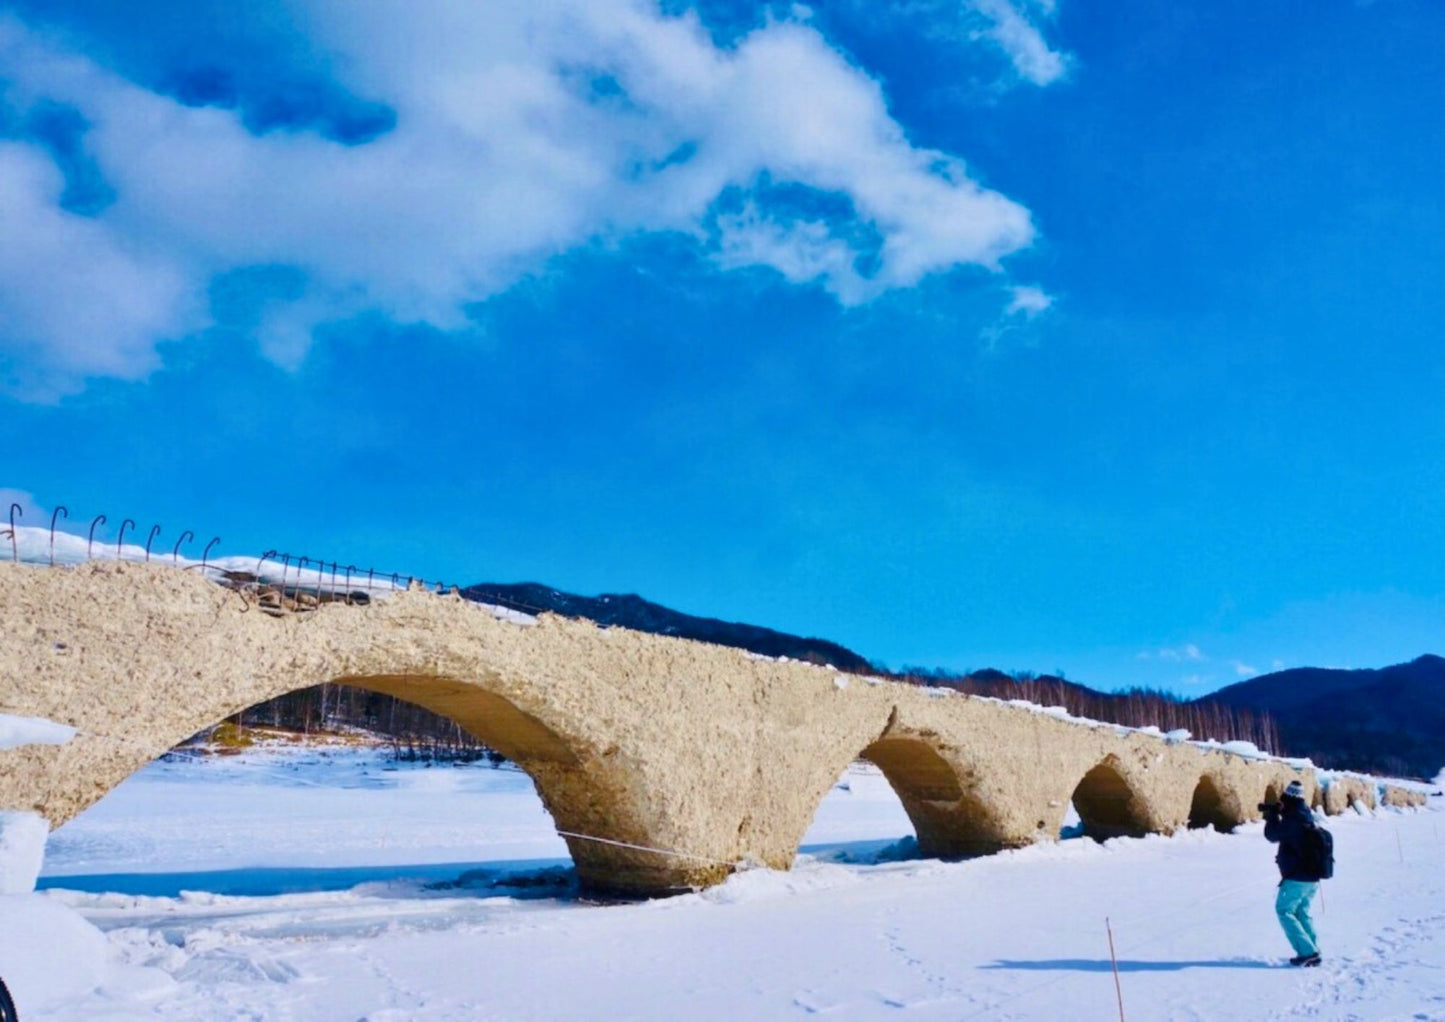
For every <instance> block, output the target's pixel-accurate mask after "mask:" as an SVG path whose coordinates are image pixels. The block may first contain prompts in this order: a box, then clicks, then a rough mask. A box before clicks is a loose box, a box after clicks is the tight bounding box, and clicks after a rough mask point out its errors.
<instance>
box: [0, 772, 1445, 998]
mask: <svg viewBox="0 0 1445 1022" xmlns="http://www.w3.org/2000/svg"><path fill="white" fill-rule="evenodd" d="M1434 801H1436V802H1438V800H1434ZM1440 822H1441V817H1440V814H1439V813H1438V812H1435V811H1426V812H1412V813H1394V812H1381V813H1380V814H1379V815H1378V817H1376V818H1373V819H1372V818H1368V817H1363V816H1348V817H1342V818H1338V819H1335V820H1333V821H1332V822H1331V828H1332V829H1333V830H1334V831H1335V834H1336V845H1337V857H1338V860H1339V873H1338V877H1337V879H1335V880H1333V881H1331V882H1329V883H1328V884H1327V885H1326V887H1325V892H1324V897H1323V899H1322V904H1321V905H1320V911H1319V922H1320V929H1321V932H1322V937H1323V942H1324V948H1325V954H1326V961H1325V965H1324V967H1323V968H1320V969H1317V970H1306V971H1298V970H1293V969H1290V968H1288V967H1287V966H1284V965H1283V964H1282V963H1283V959H1284V957H1285V956H1286V955H1287V954H1288V949H1287V947H1286V945H1285V943H1284V939H1283V937H1282V936H1281V935H1280V933H1279V932H1278V929H1277V927H1276V924H1275V921H1274V917H1273V911H1272V899H1273V889H1274V884H1275V872H1274V867H1273V863H1272V861H1271V848H1270V847H1269V846H1268V845H1267V844H1266V842H1265V841H1264V839H1263V837H1262V836H1261V833H1260V828H1259V826H1258V825H1251V826H1247V827H1245V828H1243V829H1242V830H1241V832H1240V833H1238V834H1234V835H1227V836H1226V835H1219V834H1214V833H1212V832H1211V833H1191V834H1187V835H1182V836H1179V837H1176V838H1162V837H1150V838H1145V839H1142V840H1118V841H1111V842H1109V843H1107V844H1104V845H1096V844H1094V843H1093V842H1091V841H1088V840H1085V839H1080V840H1070V841H1065V842H1063V843H1061V844H1059V845H1056V846H1044V847H1036V848H1031V849H1028V850H1025V851H1020V852H1013V853H1007V854H1003V855H998V856H993V857H990V858H985V859H979V860H975V861H972V862H964V863H941V862H937V861H927V860H910V859H907V858H901V859H900V858H899V856H900V855H906V853H907V851H908V848H909V842H908V841H906V840H900V839H906V838H907V836H908V835H909V834H910V827H909V824H908V821H907V819H906V817H905V816H904V815H903V813H902V811H901V809H900V807H899V806H898V803H897V800H896V799H895V798H894V796H893V795H892V792H891V791H890V790H889V788H888V786H887V784H886V782H885V781H884V780H883V779H882V777H881V776H880V775H879V774H878V773H877V772H876V771H874V770H873V769H872V768H870V767H867V766H859V767H855V768H853V769H852V770H850V772H849V773H848V774H847V775H846V776H845V778H844V779H843V782H842V783H841V784H840V785H839V786H838V787H837V788H836V789H835V790H834V791H833V792H832V793H831V794H830V795H829V797H828V798H827V799H826V800H825V802H824V804H823V806H822V808H821V810H820V811H819V814H818V819H817V821H816V822H815V825H814V827H813V829H812V831H811V832H810V833H809V835H808V838H807V843H806V847H805V854H804V856H803V857H802V859H801V860H800V862H799V864H798V867H797V868H796V869H795V870H794V871H793V872H791V873H776V872H770V871H763V870H759V871H750V872H745V873H741V874H739V875H737V876H735V877H734V878H732V879H731V880H730V881H729V882H727V883H726V884H724V885H722V886H721V887H719V888H716V889H714V890H711V891H707V892H704V893H699V894H692V895H685V896H682V897H677V898H671V899H667V900H662V901H656V902H651V903H645V904H623V905H596V904H592V903H589V902H585V901H582V900H579V899H578V898H577V896H576V894H575V892H574V891H573V890H572V888H571V886H570V879H569V875H568V873H567V866H568V862H567V858H566V849H565V846H564V845H563V844H562V842H561V841H560V839H558V838H557V836H556V835H555V833H554V832H553V830H552V824H551V821H550V819H549V818H548V817H547V815H546V813H545V811H544V810H543V809H542V807H541V804H540V802H539V801H538V800H537V798H536V795H535V793H534V791H533V789H532V786H531V783H530V781H528V779H527V778H526V776H525V775H522V774H519V773H516V772H513V771H509V770H492V769H490V768H487V767H462V768H433V769H426V768H420V767H408V768H403V769H399V770H394V769H386V768H384V766H383V764H382V762H381V761H380V760H379V759H378V758H377V756H376V754H375V753H370V752H351V753H346V752H335V753H331V754H328V755H322V754H320V753H317V752H296V751H290V752H256V753H248V754H246V755H244V756H240V757H234V758H209V759H205V760H201V761H190V762H188V761H172V762H162V763H157V764H154V765H153V766H151V767H150V768H148V769H147V770H145V771H143V772H142V773H141V774H139V775H137V776H136V777H134V778H132V779H131V780H130V781H128V782H126V783H125V784H124V785H122V786H121V787H120V788H118V789H117V790H116V791H115V792H113V793H112V794H111V795H110V796H108V797H107V798H106V799H105V800H104V801H103V802H101V803H100V804H99V805H97V806H96V807H95V808H94V809H92V810H91V811H89V812H88V813H86V814H84V815H83V816H81V817H80V818H78V819H77V820H75V821H74V822H72V823H71V824H69V825H67V826H66V827H64V828H62V829H61V830H60V831H58V832H57V833H56V834H54V835H52V837H51V841H50V848H49V853H48V854H49V857H48V860H47V875H46V878H45V880H44V881H43V884H44V885H45V886H47V887H49V888H50V890H48V891H45V892H44V893H41V894H37V895H30V896H23V897H11V898H6V899H0V907H3V908H4V911H0V967H3V968H0V972H3V971H4V970H5V969H10V970H11V971H12V973H13V976H14V978H13V981H12V985H13V986H15V987H16V992H17V995H18V996H19V997H20V998H22V1010H23V1015H22V1017H23V1018H24V1019H25V1022H35V1020H42V1019H52V1020H55V1019H75V1020H79V1019H87V1020H89V1019H100V1018H106V1019H168V1020H201V1019H232V1018H265V1019H305V1020H308V1022H324V1020H331V1019H335V1020H346V1022H354V1020H357V1019H367V1020H370V1022H383V1020H388V1022H395V1020H403V1019H408V1020H409V1019H418V1020H422V1019H425V1020H443V1019H454V1020H475V1019H557V1018H567V1019H615V1018H636V1019H674V1018H690V1019H719V1020H721V1019H737V1018H756V1019H789V1018H802V1017H806V1016H809V1015H814V1014H826V1015H830V1016H831V1017H834V1018H846V1019H873V1018H878V1019H888V1018H899V1017H906V1018H919V1019H939V1020H944V1019H947V1020H950V1022H959V1020H963V1019H1058V1018H1064V1017H1077V1018H1101V1019H1102V1018H1112V1017H1115V1015H1116V1014H1117V1007H1116V1006H1115V992H1114V980H1113V977H1112V974H1111V967H1110V963H1109V949H1108V942H1107V937H1106V933H1105V919H1106V918H1108V919H1109V920H1110V921H1111V924H1112V927H1113V931H1114V936H1115V939H1116V942H1117V948H1118V954H1119V969H1120V983H1121V987H1122V991H1123V996H1124V1003H1125V1008H1126V1010H1127V1012H1128V1017H1129V1018H1132V1019H1179V1020H1185V1019H1290V1018H1323V1019H1369V1020H1371V1022H1376V1020H1382V1019H1412V1020H1420V1019H1445V982H1442V976H1445V870H1442V867H1441V863H1442V861H1445V835H1442V833H1441V828H1440ZM107 892H108V893H107ZM75 913H79V916H83V917H84V919H85V920H88V921H89V922H90V923H91V924H94V926H95V927H98V928H99V929H100V930H101V931H104V933H105V938H104V940H103V941H102V940H101V939H100V938H99V936H98V934H97V933H96V931H95V930H94V929H91V928H90V927H88V926H86V925H84V924H83V923H82V921H81V919H80V918H78V917H77V915H76V914H75ZM7 934H8V936H7ZM6 955H9V956H10V957H9V961H10V962H12V963H13V967H12V966H11V965H6V964H5V962H6V957H5V956H6ZM22 972H24V974H25V975H24V977H22V975H21V973H22ZM22 980H23V981H22ZM27 999H28V1000H29V1002H30V1003H29V1004H28V1005H27V1004H26V1000H27Z"/></svg>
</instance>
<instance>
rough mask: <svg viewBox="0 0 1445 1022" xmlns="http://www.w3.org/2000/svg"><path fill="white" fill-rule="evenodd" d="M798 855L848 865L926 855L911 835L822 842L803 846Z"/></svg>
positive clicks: (901, 859)
mask: <svg viewBox="0 0 1445 1022" xmlns="http://www.w3.org/2000/svg"><path fill="white" fill-rule="evenodd" d="M798 854H799V855H806V856H807V857H808V858H810V859H816V860H817V861H819V862H836V863H842V864H844V865H849V866H877V865H880V864H882V863H886V862H908V861H911V860H914V859H921V858H923V856H922V855H920V853H919V851H918V839H917V838H915V837H914V836H913V835H912V834H910V835H908V836H907V837H903V838H873V839H869V840H860V841H819V842H816V843H814V844H808V845H803V846H802V847H800V848H799V849H798Z"/></svg>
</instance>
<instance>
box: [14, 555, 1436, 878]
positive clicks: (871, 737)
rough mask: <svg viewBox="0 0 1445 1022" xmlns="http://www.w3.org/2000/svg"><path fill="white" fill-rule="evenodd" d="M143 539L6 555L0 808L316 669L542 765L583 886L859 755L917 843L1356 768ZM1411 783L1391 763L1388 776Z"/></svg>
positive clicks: (646, 864)
mask: <svg viewBox="0 0 1445 1022" xmlns="http://www.w3.org/2000/svg"><path fill="white" fill-rule="evenodd" d="M261 609H262V608H261V607H259V606H258V605H257V603H256V601H255V600H254V599H252V598H247V597H246V596H244V594H242V593H238V592H237V591H234V590H230V589H226V588H223V587H221V586H217V585H215V584H213V583H212V582H210V581H207V580H206V579H205V578H203V577H202V576H201V575H200V574H199V573H197V572H194V571H186V570H182V569H178V568H173V567H165V566H161V565H159V564H136V563H126V562H91V563H87V564H83V565H80V566H77V567H72V568H43V567H35V566H28V565H11V564H0V616H3V631H0V713H7V714H16V715H24V716H36V717H44V718H48V719H50V720H53V721H57V722H60V723H64V724H68V725H71V726H73V727H75V728H76V729H77V734H76V736H75V737H74V738H73V739H72V740H71V741H69V742H68V743H66V744H64V745H59V746H49V745H28V746H22V747H20V748H16V749H10V750H0V809H15V810H32V811H36V812H39V813H42V814H43V815H44V816H46V817H47V818H48V819H49V821H50V823H51V824H52V825H53V826H58V825H59V824H61V823H63V822H64V821H65V820H67V819H69V818H71V817H72V816H74V815H75V814H77V813H79V812H80V811H82V810H83V809H85V808H86V807H87V806H88V805H90V804H91V803H93V802H95V801H96V800H98V799H99V798H100V797H101V796H103V795H104V794H105V793H106V792H107V791H109V790H110V789H111V788H113V787H114V786H115V785H117V784H119V783H120V782H121V781H122V780H124V779H125V778H126V777H127V776H129V775H130V774H131V773H133V772H134V771H136V770H137V769H139V768H140V767H142V766H144V765H145V764H146V763H148V762H150V761H151V760H153V759H155V758H156V757H158V756H160V755H161V754H163V753H164V752H166V751H167V750H168V749H170V748H172V747H174V746H175V745H176V744H178V743H179V742H181V741H182V740H184V739H185V738H187V737H189V736H190V735H193V734H195V733H197V732H199V731H201V730H203V729H204V728H206V727H208V726H210V725H212V724H214V723H216V722H217V721H220V720H222V719H224V718H225V717H228V716H230V715H232V714H235V713H237V712H239V711H241V710H244V709H247V708H249V707H251V706H254V705H256V704H257V703H260V702H263V701H265V700H268V699H271V698H274V697H276V696H279V695H283V694H285V693H287V692H291V691H294V690H297V689H301V688H305V687H309V686H311V685H315V684H319V683H322V682H332V683H336V684H344V685H354V686H359V687H361V688H365V689H371V690H373V691H377V692H383V693H387V694H390V695H394V696H397V697H399V698H402V699H406V700H409V701H411V702H414V703H417V704H419V705H421V706H423V707H426V708H427V709H429V710H431V711H433V712H435V713H438V714H441V715H443V716H446V717H449V718H451V719H452V720H454V721H456V722H457V723H458V724H459V725H460V726H461V727H463V728H465V729H466V730H467V731H469V732H471V733H472V734H473V735H475V736H476V737H477V738H478V739H479V740H480V741H482V742H483V743H485V744H486V745H488V746H491V747H492V748H495V749H497V750H498V751H499V752H501V753H502V754H503V755H505V756H506V757H507V758H509V759H511V760H513V761H514V762H515V763H517V764H518V765H519V766H520V767H521V768H522V769H523V770H525V771H526V772H527V773H528V774H530V775H531V777H532V779H533V780H534V781H535V782H536V786H537V790H538V793H539V794H540V796H541V798H542V801H543V803H544V804H545V806H546V808H547V809H548V810H549V811H550V812H551V814H552V816H553V818H554V820H555V822H556V825H557V829H558V831H559V832H561V833H562V834H563V835H564V837H565V839H566V841H567V844H568V847H569V850H570V852H571V855H572V858H573V861H574V862H575V863H576V867H577V872H578V877H579V880H580V882H581V883H582V884H583V885H584V886H585V887H587V888H589V889H592V890H599V891H607V892H614V893H621V894H627V895H653V894H660V893H666V892H670V891H674V890H678V889H681V888H693V887H700V886H706V885H709V884H713V883H716V882H718V881H720V880H722V879H723V878H724V877H725V876H726V875H727V874H728V873H729V872H730V871H731V870H732V869H733V868H734V864H736V863H740V862H745V861H753V862H759V863H763V864H766V865H768V866H772V867H775V868H787V867H788V866H789V865H790V864H791V863H792V861H793V858H794V855H795V854H796V852H797V848H798V845H799V842H800V841H801V839H802V836H803V833H804V831H805V830H806V829H807V828H808V826H809V824H810V823H811V821H812V819H813V816H814V813H815V811H816V809H817V807H818V804H819V802H820V801H821V800H822V798H823V796H824V795H825V794H826V793H827V791H828V790H829V788H830V787H831V786H832V785H833V784H834V783H835V782H836V781H837V779H838V777H839V775H840V774H841V773H842V772H843V770H844V769H845V768H846V767H847V765H848V764H849V763H850V762H852V761H854V760H855V759H859V758H862V759H866V760H869V761H871V762H872V763H874V764H876V765H877V766H878V767H879V768H880V769H881V770H882V772H883V774H884V775H885V776H886V777H887V779H888V781H889V782H890V783H891V785H892V786H893V788H894V790H895V791H896V792H897V794H898V796H899V799H900V800H901V802H902V804H903V806H904V808H905V810H906V811H907V813H908V815H909V817H910V819H911V820H912V822H913V825H914V828H915V830H916V832H917V837H918V844H919V848H920V851H921V852H922V853H923V854H924V855H929V856H941V857H963V856H971V855H979V854H986V853H989V852H993V851H997V850H1000V849H1004V848H1013V847H1019V846H1023V845H1028V844H1031V843H1034V842H1038V841H1047V840H1053V839H1056V838H1057V837H1058V835H1059V832H1060V828H1061V826H1062V824H1063V821H1064V816H1065V812H1066V810H1067V808H1068V806H1069V804H1070V802H1071V801H1072V802H1073V804H1074V805H1075V807H1076V808H1077V811H1078V813H1079V816H1080V819H1081V822H1082V825H1083V827H1084V829H1085V832H1086V833H1088V834H1091V835H1093V836H1095V837H1099V838H1104V837H1112V836H1117V835H1141V834H1146V833H1166V834H1167V833H1171V832H1173V831H1176V830H1179V829H1181V828H1185V827H1189V826H1215V827H1218V828H1220V829H1229V828H1232V827H1234V826H1236V825H1238V824H1239V823H1241V822H1243V821H1245V820H1249V819H1252V818H1255V817H1256V815H1257V812H1256V809H1255V806H1256V804H1257V803H1259V802H1260V801H1262V800H1264V799H1265V798H1266V795H1267V793H1268V792H1270V791H1275V792H1277V791H1279V790H1282V789H1283V787H1284V785H1285V784H1287V783H1288V782H1289V781H1290V780H1291V779H1294V778H1296V777H1297V778H1298V779H1299V780H1300V781H1301V782H1302V783H1303V784H1304V785H1305V787H1306V788H1307V789H1308V791H1309V794H1310V796H1311V798H1312V799H1320V798H1327V799H1333V802H1330V801H1326V802H1325V805H1326V808H1328V809H1331V810H1332V811H1338V810H1339V809H1341V808H1343V807H1344V806H1345V805H1348V804H1349V803H1350V802H1351V801H1355V800H1363V799H1369V800H1373V789H1372V788H1370V787H1369V786H1367V785H1364V784H1360V785H1359V787H1360V789H1361V790H1360V791H1354V792H1351V791H1345V790H1344V787H1343V786H1339V785H1335V786H1332V787H1331V788H1330V789H1329V791H1327V792H1325V793H1324V794H1323V795H1322V794H1321V789H1320V786H1319V785H1318V784H1317V781H1316V778H1315V775H1314V773H1313V771H1310V770H1298V769H1295V768H1293V767H1290V766H1288V765H1286V764H1283V763H1279V762H1274V761H1259V760H1254V759H1250V758H1245V757H1241V756H1237V755H1233V754H1230V753H1228V752H1225V751H1223V750H1219V749H1204V748H1200V747H1198V746H1194V745H1190V744H1187V743H1171V742H1168V741H1166V740H1164V739H1163V738H1161V737H1159V736H1156V735H1150V734H1147V733H1140V732H1137V731H1127V730H1125V729H1121V728H1117V727H1114V726H1112V725H1094V726H1091V725H1086V724H1081V723H1078V722H1073V721H1066V720H1060V719H1057V718H1055V717H1053V716H1050V715H1048V714H1046V713H1039V712H1035V711H1031V710H1030V709H1028V708H1026V707H1021V706H1017V705H1011V704H1007V703H1003V702H999V701H997V700H992V699H983V698H977V697H969V696H963V695H958V694H955V693H952V692H946V691H942V690H936V689H924V688H919V687H915V686H911V685H904V684H898V683H894V682H888V681H883V680H880V679H876V678H868V677H863V676H856V675H849V674H840V673H838V672H836V671H833V670H831V669H827V668H819V667H815V666H812V665H807V664H801V663H796V662H777V661H773V660H769V659H766V658H760V657H758V656H755V655H753V654H749V653H747V652H744V651H741V650H736V649H731V648H726V647H721V646H711V645H707V644H703V643H698V642H691V641H687V640H682V639H675V638H668V637H664V636H656V635H647V634H641V633H637V632H632V631H627V630H625V629H620V628H600V627H598V626H596V625H594V624H592V623H590V622H586V621H573V620H567V619H563V618H559V617H555V616H552V615H543V616H541V617H539V618H537V619H534V620H528V621H526V622H523V623H519V622H518V621H515V620H505V619H502V618H499V617H498V616H496V615H494V614H493V613H492V612H490V610H489V609H488V608H486V607H483V606H480V605H477V604H473V603H470V602H468V601H465V600H463V599H461V598H460V597H457V596H438V595H432V594H427V593H420V592H400V593H397V594H395V595H393V596H390V597H387V598H385V599H380V600H376V601H373V602H371V603H370V604H369V605H368V606H365V607H359V606H349V605H346V604H344V603H339V602H338V603H330V604H324V605H321V606H319V607H317V608H316V609H315V610H314V611H312V612H310V613H306V614H282V615H280V616H275V615H271V614H266V613H262V612H261ZM1411 794H1412V793H1408V792H1401V791H1399V789H1394V795H1393V796H1392V797H1398V798H1400V799H1403V800H1405V801H1409V800H1410V795H1411Z"/></svg>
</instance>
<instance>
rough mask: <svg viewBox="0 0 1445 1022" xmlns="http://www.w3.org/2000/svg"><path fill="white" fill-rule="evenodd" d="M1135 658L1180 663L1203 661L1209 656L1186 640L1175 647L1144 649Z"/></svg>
mask: <svg viewBox="0 0 1445 1022" xmlns="http://www.w3.org/2000/svg"><path fill="white" fill-rule="evenodd" d="M1135 659H1137V660H1162V661H1164V662H1165V663H1170V664H1181V663H1203V662H1204V661H1206V660H1208V659H1209V657H1207V656H1205V655H1204V651H1203V650H1201V649H1200V648H1199V647H1198V646H1196V645H1195V644H1194V643H1192V642H1186V643H1185V644H1184V645H1183V646H1179V647H1177V648H1171V647H1164V648H1162V649H1152V650H1151V649H1146V650H1144V651H1142V652H1140V653H1138V654H1137V655H1136V657H1135Z"/></svg>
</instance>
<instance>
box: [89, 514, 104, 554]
mask: <svg viewBox="0 0 1445 1022" xmlns="http://www.w3.org/2000/svg"><path fill="white" fill-rule="evenodd" d="M103 521H105V515H96V516H95V518H93V519H92V520H91V523H90V532H89V533H87V534H86V537H85V559H86V560H87V561H88V560H90V557H91V553H90V548H91V547H92V546H93V545H94V544H95V527H96V526H97V525H99V524H100V523H101V522H103Z"/></svg>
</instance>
